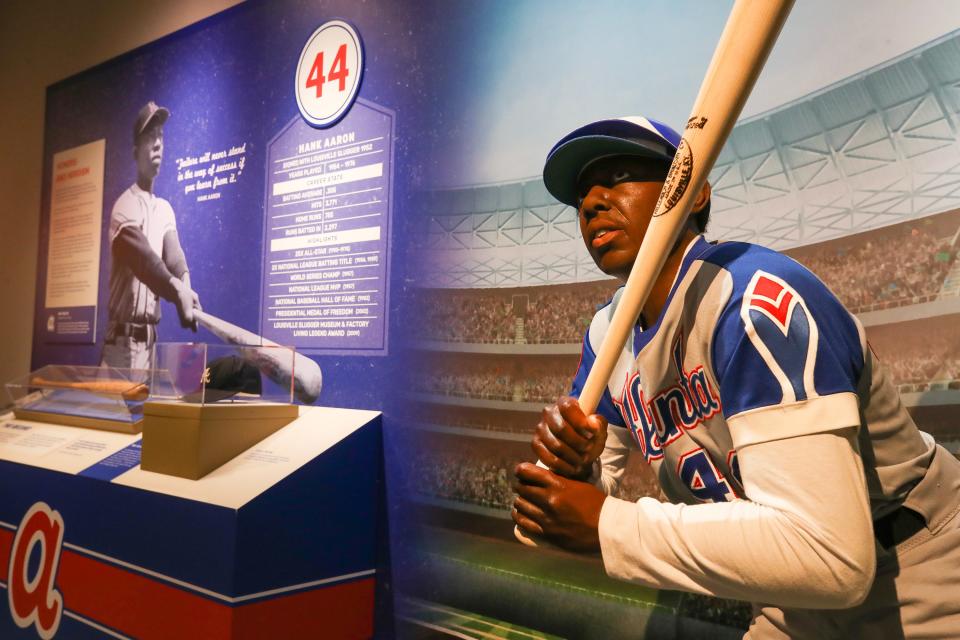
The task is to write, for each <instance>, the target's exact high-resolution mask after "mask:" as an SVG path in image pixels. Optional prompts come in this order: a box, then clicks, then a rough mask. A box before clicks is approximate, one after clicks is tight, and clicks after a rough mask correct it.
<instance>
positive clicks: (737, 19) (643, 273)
mask: <svg viewBox="0 0 960 640" xmlns="http://www.w3.org/2000/svg"><path fill="white" fill-rule="evenodd" d="M792 5H793V0H737V1H736V3H735V4H734V6H733V10H732V11H731V13H730V17H729V18H728V20H727V24H726V26H725V27H724V30H723V34H722V35H721V36H720V42H719V43H718V44H717V48H716V50H715V51H714V54H713V58H712V59H711V61H710V66H709V67H708V68H707V73H706V76H705V77H704V79H703V82H702V84H701V85H700V91H699V93H698V94H697V99H696V101H695V102H694V105H693V110H692V111H691V113H690V118H689V119H688V120H687V124H686V128H685V130H684V132H683V137H682V140H681V141H680V145H679V147H678V148H677V153H676V155H675V156H674V159H673V163H672V165H671V166H670V172H669V173H668V174H667V179H666V181H665V182H664V185H663V190H662V191H661V193H660V198H659V199H658V201H657V205H656V208H655V210H654V212H653V219H652V221H651V222H650V226H649V227H648V228H647V231H646V234H645V235H644V238H643V242H642V243H641V245H640V249H639V252H638V253H637V258H636V261H635V262H634V263H633V267H632V269H631V271H630V276H629V279H628V280H627V283H626V286H625V288H624V291H623V294H622V297H621V299H620V303H619V305H618V306H617V308H616V311H615V312H614V314H613V317H612V319H611V321H610V328H609V330H608V331H607V333H606V335H605V337H604V340H603V343H602V345H601V347H600V349H599V351H598V352H597V358H596V362H595V363H594V365H593V368H592V369H591V371H590V374H589V376H588V378H587V380H586V384H585V385H584V388H583V391H582V393H581V394H580V398H579V403H580V407H581V409H582V410H583V412H584V413H585V414H588V415H589V414H592V413H594V412H596V409H597V405H598V404H599V402H600V399H601V397H602V396H603V391H604V389H605V388H606V386H607V384H608V383H609V380H610V375H611V374H612V372H613V369H614V367H615V366H616V363H617V360H618V358H619V356H620V352H621V351H622V350H623V348H624V345H625V344H626V342H627V339H628V337H629V335H630V332H631V330H632V329H633V327H634V326H635V325H636V323H637V320H638V318H639V316H640V312H641V311H642V309H643V306H644V304H645V303H646V301H647V297H648V296H649V295H650V290H651V289H652V287H653V284H654V282H655V281H656V279H657V276H658V275H659V273H660V271H661V269H662V268H663V264H664V262H665V260H666V258H667V256H668V255H669V253H670V250H671V248H672V247H673V245H674V243H676V241H677V239H678V238H679V236H680V233H681V231H682V229H683V228H684V226H685V224H686V222H687V217H688V215H689V214H690V212H691V210H692V209H693V205H694V201H695V200H696V198H697V195H698V194H699V193H700V190H701V189H702V188H703V186H704V184H705V183H706V181H707V176H708V174H709V173H710V170H711V169H712V168H713V164H714V162H715V161H716V159H717V156H718V155H719V154H720V150H721V149H722V148H723V145H724V143H725V142H726V139H727V136H729V134H730V131H731V129H733V125H734V123H735V122H736V120H737V118H738V117H739V115H740V111H741V110H742V109H743V105H744V103H745V102H746V101H747V97H748V96H749V95H750V91H751V89H752V88H753V85H754V83H755V82H756V79H757V76H759V75H760V70H761V69H762V68H763V64H764V62H765V61H766V59H767V56H768V54H769V53H770V50H771V48H772V47H773V43H774V42H775V41H776V39H777V36H778V34H779V33H780V29H781V27H782V26H783V23H784V22H785V21H786V18H787V15H788V14H789V13H790V9H791V7H792ZM537 464H538V465H540V466H545V465H543V464H542V463H540V462H538V463H537ZM514 535H515V536H516V537H517V539H518V540H520V541H521V542H523V543H524V544H526V545H529V546H538V545H540V544H546V543H545V542H543V541H538V540H536V539H535V537H534V536H532V535H530V534H528V533H526V532H525V531H523V530H522V529H520V528H519V527H515V528H514Z"/></svg>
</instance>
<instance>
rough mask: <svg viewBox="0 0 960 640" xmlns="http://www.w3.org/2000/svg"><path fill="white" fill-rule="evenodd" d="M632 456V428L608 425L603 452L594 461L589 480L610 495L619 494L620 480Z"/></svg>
mask: <svg viewBox="0 0 960 640" xmlns="http://www.w3.org/2000/svg"><path fill="white" fill-rule="evenodd" d="M629 456H630V430H629V429H627V428H625V427H620V426H617V425H614V424H609V425H607V440H606V442H605V443H604V447H603V453H601V454H600V457H599V459H597V460H596V461H595V462H594V463H593V473H592V474H591V476H590V478H589V479H588V482H592V483H593V484H594V486H596V487H597V488H598V489H600V490H601V491H603V492H604V493H605V494H607V495H608V496H616V495H619V490H620V481H621V480H622V479H623V472H624V471H625V470H626V468H627V458H628V457H629Z"/></svg>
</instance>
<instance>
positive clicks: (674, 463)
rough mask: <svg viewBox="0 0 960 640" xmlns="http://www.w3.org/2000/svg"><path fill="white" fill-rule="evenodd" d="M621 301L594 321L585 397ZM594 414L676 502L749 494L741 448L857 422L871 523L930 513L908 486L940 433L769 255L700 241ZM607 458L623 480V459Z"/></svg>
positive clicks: (837, 317)
mask: <svg viewBox="0 0 960 640" xmlns="http://www.w3.org/2000/svg"><path fill="white" fill-rule="evenodd" d="M615 300H616V298H615ZM612 308H613V304H611V305H608V306H607V307H604V308H603V309H601V310H599V311H598V312H597V314H596V315H595V317H594V319H593V322H592V323H591V326H590V329H589V331H588V333H587V336H586V338H585V340H584V345H583V355H582V359H581V362H580V366H579V368H578V371H577V374H576V377H575V379H574V382H573V390H572V393H571V395H573V396H574V397H578V396H579V394H580V390H581V389H582V386H583V384H584V382H585V381H586V377H587V374H588V373H589V371H590V368H591V366H592V365H593V362H594V359H595V357H596V356H595V353H596V350H597V349H598V348H599V345H600V342H601V341H602V339H603V335H604V334H605V332H606V328H607V326H608V325H609V321H610V317H611V316H612ZM597 412H598V413H600V414H601V415H603V416H604V417H605V418H606V419H607V421H608V422H609V423H610V424H611V425H612V426H613V427H614V429H616V428H617V427H621V428H626V429H627V430H628V431H629V435H630V439H631V440H632V443H631V444H632V446H633V447H635V448H639V450H640V451H641V452H642V454H643V456H644V458H645V459H646V460H647V462H649V463H650V464H651V465H652V466H653V469H654V470H655V471H656V473H657V476H658V478H659V480H660V484H661V487H662V489H663V491H664V493H665V494H666V496H667V497H668V498H669V499H670V500H671V501H673V502H681V503H687V504H696V503H703V502H722V501H729V500H733V499H736V498H737V497H743V495H744V493H743V482H742V479H741V477H740V470H739V464H738V459H737V451H738V450H739V449H741V448H742V447H744V446H747V445H750V444H755V443H761V442H767V441H772V440H782V439H786V438H792V437H796V436H800V435H805V434H811V433H818V432H827V431H832V430H836V429H841V428H844V427H858V428H859V436H858V437H859V444H860V455H861V457H862V459H863V462H864V466H865V468H866V469H867V474H866V475H867V481H868V489H869V494H870V501H871V509H872V511H873V515H874V517H878V516H880V515H882V514H884V513H885V512H888V511H890V510H891V509H892V508H896V507H897V506H899V505H900V504H901V503H905V504H907V505H908V506H912V507H915V508H916V509H917V510H918V511H920V512H921V513H925V512H926V510H925V509H924V505H912V504H911V501H910V489H911V488H912V487H913V486H914V485H915V484H916V483H917V482H918V481H919V479H920V478H921V477H923V475H924V472H925V470H926V468H927V467H928V465H929V463H930V460H931V458H932V455H933V442H932V440H931V439H929V438H925V437H924V436H923V435H922V434H921V433H920V431H919V430H918V429H917V428H916V426H915V425H914V423H913V421H912V419H911V418H910V416H909V414H908V413H907V411H906V409H905V408H904V407H903V406H902V404H901V403H900V401H899V397H898V394H897V391H896V388H895V387H894V385H893V384H892V382H891V381H890V380H889V378H888V377H887V376H886V375H885V373H884V371H883V368H882V367H881V366H879V363H878V361H877V359H876V358H875V357H874V356H873V353H872V352H871V350H870V349H869V347H868V345H867V342H866V338H865V334H864V331H863V328H862V327H861V326H860V324H859V322H858V321H857V319H856V318H855V317H854V316H853V315H852V314H850V313H849V312H848V311H847V310H846V309H844V307H843V306H842V305H841V303H840V302H839V301H838V300H837V299H836V297H835V296H834V295H833V294H832V293H831V292H830V291H829V289H828V288H827V287H826V286H825V285H824V284H823V283H822V282H820V281H819V280H818V279H817V278H816V277H815V276H814V275H813V274H811V273H810V272H809V271H807V270H806V269H805V268H804V267H803V266H802V265H800V264H799V263H797V262H795V261H793V260H792V259H790V258H788V257H786V256H783V255H781V254H779V253H776V252H774V251H771V250H769V249H765V248H762V247H759V246H755V245H749V244H744V243H738V242H723V243H718V244H711V243H708V242H707V241H706V240H705V239H704V238H703V237H702V236H701V237H698V238H697V239H696V240H695V241H694V242H692V243H691V245H690V246H689V247H688V248H687V251H686V254H685V257H684V260H683V262H682V265H681V267H680V270H679V272H678V274H677V277H676V280H675V282H674V284H673V287H672V290H671V292H670V294H669V297H668V298H667V301H666V304H665V305H664V308H663V311H662V313H661V316H660V318H659V319H658V320H657V321H656V323H655V324H653V325H652V326H650V327H648V328H646V330H643V329H641V327H640V326H637V327H636V329H635V331H634V334H633V336H632V340H630V341H629V342H628V344H627V346H626V348H625V350H624V352H623V353H622V354H621V357H620V360H619V362H618V363H617V367H616V368H615V370H614V374H613V376H612V377H611V380H610V383H609V385H608V388H607V390H606V392H605V393H604V396H603V398H602V400H601V403H600V406H599V408H598V411H597ZM608 466H609V467H611V468H608V469H606V470H605V475H607V476H609V477H615V476H616V475H617V474H618V472H619V470H618V469H617V468H616V467H618V466H619V465H618V464H617V463H613V464H612V465H608ZM605 485H606V486H607V488H608V490H612V489H613V486H612V484H611V483H610V482H609V481H608V482H607V483H605Z"/></svg>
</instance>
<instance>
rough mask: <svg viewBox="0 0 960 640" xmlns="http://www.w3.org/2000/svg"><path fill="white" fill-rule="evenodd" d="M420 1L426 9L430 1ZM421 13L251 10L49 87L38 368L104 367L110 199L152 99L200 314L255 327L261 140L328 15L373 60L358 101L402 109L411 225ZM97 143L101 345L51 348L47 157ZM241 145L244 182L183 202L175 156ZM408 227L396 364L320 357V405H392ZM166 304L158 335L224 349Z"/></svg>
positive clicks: (285, 107)
mask: <svg viewBox="0 0 960 640" xmlns="http://www.w3.org/2000/svg"><path fill="white" fill-rule="evenodd" d="M420 6H422V7H424V11H425V12H426V13H430V5H427V4H424V5H420ZM414 14H415V12H414V11H411V10H410V5H408V4H407V3H393V2H389V3H388V2H383V3H358V2H350V1H331V2H324V3H316V2H306V1H297V0H289V1H287V0H282V1H278V0H274V1H271V2H250V3H246V4H243V5H239V6H237V7H235V8H233V9H230V10H227V11H225V12H223V13H220V14H217V15H215V16H212V17H211V18H209V19H207V20H204V21H202V22H200V23H197V24H195V25H193V26H191V27H188V28H186V29H184V30H181V31H179V32H177V33H174V34H172V35H170V36H168V37H165V38H163V39H161V40H158V41H156V42H154V43H151V44H149V45H146V46H144V47H142V48H139V49H137V50H134V51H132V52H130V53H128V54H125V55H123V56H120V57H118V58H115V59H113V60H111V61H108V62H106V63H104V64H102V65H100V66H97V67H94V68H92V69H90V70H88V71H86V72H83V73H81V74H79V75H77V76H74V77H72V78H68V79H67V80H64V81H62V82H60V83H58V84H55V85H53V86H51V87H49V88H48V92H47V109H46V137H45V141H44V167H43V194H44V195H43V203H42V216H43V217H42V223H41V230H40V256H39V264H38V267H39V268H38V272H39V278H38V284H37V287H38V288H37V291H38V295H37V302H36V313H35V329H34V335H35V339H34V345H33V360H32V365H33V368H38V367H40V366H43V365H45V364H97V363H98V362H99V357H100V348H101V347H100V345H102V343H103V334H104V331H105V328H106V315H107V314H106V311H107V309H106V302H107V295H108V278H109V273H110V252H109V239H108V238H107V227H108V224H107V223H108V221H109V216H110V210H111V208H112V206H113V203H114V202H115V201H116V199H117V197H118V196H119V195H120V194H121V193H122V192H123V191H124V190H125V189H127V188H128V187H129V186H130V184H132V183H133V181H134V180H135V178H136V169H135V165H134V162H133V157H132V125H133V121H134V119H135V117H136V114H137V112H138V110H139V109H140V107H141V106H142V105H143V104H145V103H146V102H148V101H150V100H153V101H155V102H156V103H157V104H159V105H162V106H165V107H167V108H168V109H169V110H170V112H171V117H170V120H169V121H168V122H167V124H166V126H165V128H164V137H165V139H164V145H165V149H164V161H163V166H162V167H161V171H160V175H159V176H158V178H157V182H156V184H155V192H156V193H157V194H158V195H160V196H162V197H164V198H166V199H167V200H169V201H170V204H171V205H172V207H173V210H174V212H175V214H176V218H177V228H178V231H179V234H180V240H181V244H182V246H183V249H184V253H185V254H186V256H187V262H188V265H189V267H190V274H191V280H192V284H193V287H194V288H195V289H196V290H197V291H198V293H199V294H200V298H201V302H202V304H203V307H204V309H205V310H206V311H208V312H210V313H213V314H214V315H217V316H219V317H222V318H224V319H225V320H228V321H230V322H233V323H235V324H238V325H240V326H242V327H244V328H247V329H250V330H253V331H255V332H259V316H260V313H259V310H260V306H261V300H260V295H261V293H260V281H261V270H262V251H263V215H264V212H263V204H264V175H265V174H264V171H265V169H264V163H265V159H266V144H267V142H268V141H269V140H270V139H271V138H272V137H273V136H274V135H276V134H277V132H279V131H280V130H281V129H282V128H283V127H284V126H285V125H286V124H287V123H288V122H289V121H290V119H291V118H293V117H296V116H297V114H298V111H297V105H296V99H295V96H294V81H293V79H294V72H295V67H296V63H297V61H298V59H299V56H300V51H301V48H302V47H303V44H304V43H305V42H306V40H307V38H308V37H309V36H310V34H311V33H313V31H314V30H315V29H316V28H317V27H318V26H320V24H322V23H324V22H326V21H327V20H330V19H334V18H339V19H345V20H347V21H349V22H350V23H352V24H353V25H354V26H355V27H356V28H357V30H358V31H359V32H360V34H361V37H362V38H363V41H364V50H365V54H366V61H365V62H366V63H365V70H364V76H363V81H362V85H361V88H360V91H359V94H358V95H359V96H360V97H362V98H364V99H366V100H369V101H372V102H374V103H377V104H380V105H383V106H385V107H387V108H389V109H392V110H394V111H396V112H397V123H396V134H397V137H396V142H395V163H394V167H395V177H394V184H395V189H394V202H393V217H394V220H397V219H398V218H403V210H404V207H405V203H406V202H408V201H409V197H410V191H411V189H410V185H411V176H412V175H414V174H415V173H416V171H417V170H416V167H418V166H419V165H420V164H421V160H420V159H419V157H417V156H418V155H419V154H420V151H419V150H420V148H421V147H420V146H418V145H416V144H413V143H412V142H413V141H415V140H416V139H417V137H418V136H417V135H416V134H415V133H414V132H412V131H411V128H412V129H413V130H414V131H415V130H416V128H417V127H419V126H421V125H419V124H417V122H415V121H413V120H414V119H413V118H408V117H407V116H409V115H410V114H413V113H417V114H419V115H418V116H417V117H416V120H419V122H423V119H422V118H423V117H424V114H423V113H422V111H423V104H424V95H425V94H424V92H423V89H422V85H423V78H424V76H423V68H422V64H421V61H420V60H418V55H422V52H420V51H418V46H417V43H418V42H420V41H422V39H421V35H422V34H420V30H421V25H422V24H423V23H421V22H420V21H419V20H418V19H417V18H416V17H415V15H414ZM426 28H427V29H432V28H433V27H426ZM100 138H105V139H106V158H105V175H104V194H103V234H102V240H101V265H100V304H99V308H98V322H97V342H96V344H92V345H65V344H46V343H44V342H43V341H42V340H41V336H43V332H42V331H41V329H42V327H41V326H40V324H39V323H40V322H41V321H42V320H43V319H44V318H45V316H44V315H43V314H42V313H41V311H42V309H43V295H42V294H43V291H44V290H45V279H46V261H47V255H46V251H47V246H48V224H49V205H50V203H49V193H50V180H51V175H50V170H51V163H52V156H53V154H54V153H56V152H58V151H61V150H64V149H69V148H71V147H74V146H77V145H80V144H84V143H87V142H90V141H93V140H97V139H100ZM244 143H246V165H245V167H244V169H243V172H242V174H241V175H240V176H239V178H238V182H237V184H235V185H228V186H227V187H221V188H220V189H218V190H219V191H221V197H220V199H218V200H210V201H205V202H197V201H196V195H195V194H187V195H184V193H183V186H184V185H185V184H186V182H182V183H178V182H177V166H176V159H177V158H182V157H186V156H199V155H201V154H202V153H204V152H206V151H214V152H215V151H218V150H221V149H228V148H229V147H230V146H234V145H238V146H239V145H241V144H244ZM411 228H412V227H411V225H407V224H399V225H395V226H394V234H395V235H394V238H393V243H392V244H393V254H394V255H393V256H392V259H391V265H390V274H391V285H390V288H391V300H395V301H396V302H395V303H392V304H391V306H392V308H391V309H390V312H389V321H390V326H389V327H388V335H389V337H390V338H391V340H390V342H391V355H390V357H387V358H378V357H336V358H334V357H318V358H317V360H318V362H319V363H320V365H321V368H322V369H323V372H324V389H323V392H322V395H321V398H320V402H321V403H322V404H326V405H333V406H344V407H356V408H364V409H384V408H385V406H386V405H387V404H388V403H389V402H390V401H391V397H390V394H389V393H385V390H389V389H390V388H391V386H392V385H391V382H392V381H393V380H394V379H395V371H396V370H397V365H396V364H395V363H396V362H398V360H399V359H400V354H399V351H400V348H401V345H400V344H399V343H398V342H396V341H395V340H394V337H398V336H400V334H401V332H399V331H398V330H397V328H398V323H401V322H402V318H401V317H400V316H401V314H400V313H398V312H397V308H398V306H399V305H401V304H402V300H401V299H400V298H401V297H402V296H395V295H393V293H394V292H395V291H398V290H399V291H400V292H402V291H403V284H402V283H403V282H405V281H406V277H405V272H404V268H403V266H404V264H405V263H406V261H405V260H404V259H403V254H404V252H405V251H406V246H405V236H404V234H406V233H408V232H409V230H410V229H411ZM161 307H162V313H163V317H162V320H161V323H160V327H159V335H160V339H161V340H163V341H210V342H217V341H218V340H217V338H215V337H214V336H212V335H210V334H208V333H206V332H205V331H204V330H202V329H201V331H200V332H199V333H198V334H193V333H192V332H190V331H189V330H185V329H182V328H181V327H180V326H179V322H178V319H177V314H176V310H175V308H174V307H173V306H172V305H171V304H170V303H167V302H165V301H163V302H161Z"/></svg>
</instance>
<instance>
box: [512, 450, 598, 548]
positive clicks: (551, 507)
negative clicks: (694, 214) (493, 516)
mask: <svg viewBox="0 0 960 640" xmlns="http://www.w3.org/2000/svg"><path fill="white" fill-rule="evenodd" d="M514 472H515V473H516V476H517V479H518V480H519V483H517V484H516V485H515V486H514V490H515V491H516V492H517V493H518V494H519V496H518V497H517V499H516V501H514V503H513V510H512V511H511V515H512V516H513V521H514V522H515V523H517V525H519V526H520V528H521V529H523V530H525V531H529V532H530V533H534V534H536V535H540V536H544V537H546V538H548V539H549V540H550V541H551V542H553V543H554V544H556V545H558V546H560V547H563V548H565V549H569V550H571V551H599V550H600V534H599V532H598V528H599V526H600V509H601V508H602V507H603V501H604V500H605V499H606V497H607V496H606V495H605V494H604V493H603V492H602V491H600V490H599V489H597V488H596V487H595V486H593V485H592V484H589V483H586V482H579V481H577V480H571V479H570V478H563V477H561V476H558V475H556V474H555V473H553V472H551V471H550V470H549V469H544V468H542V467H538V466H536V465H535V464H532V463H529V462H523V463H521V464H519V465H517V468H516V469H515V471H514Z"/></svg>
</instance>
